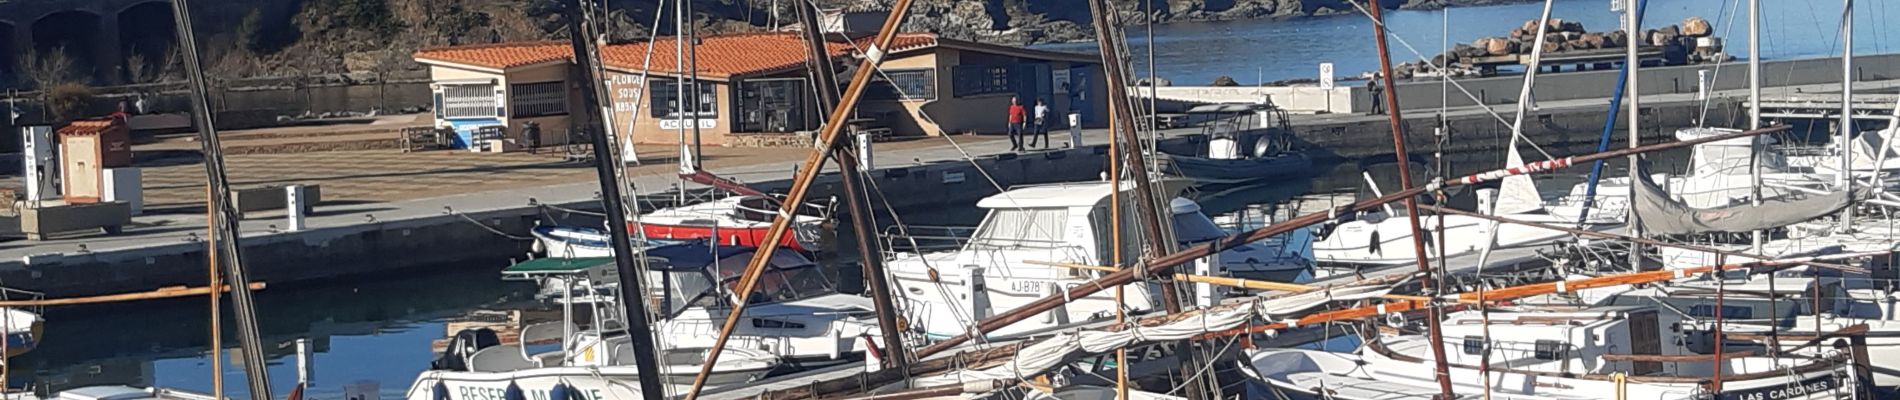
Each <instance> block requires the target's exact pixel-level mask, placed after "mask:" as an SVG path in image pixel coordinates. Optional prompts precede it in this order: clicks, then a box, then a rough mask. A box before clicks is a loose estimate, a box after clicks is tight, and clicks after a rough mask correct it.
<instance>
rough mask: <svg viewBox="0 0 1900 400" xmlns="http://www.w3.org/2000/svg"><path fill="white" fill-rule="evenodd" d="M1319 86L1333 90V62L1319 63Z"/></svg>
mask: <svg viewBox="0 0 1900 400" xmlns="http://www.w3.org/2000/svg"><path fill="white" fill-rule="evenodd" d="M1319 88H1320V89H1326V90H1332V88H1333V63H1319Z"/></svg>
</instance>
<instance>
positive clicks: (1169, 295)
mask: <svg viewBox="0 0 1900 400" xmlns="http://www.w3.org/2000/svg"><path fill="white" fill-rule="evenodd" d="M1113 10H1116V9H1115V8H1113V7H1112V6H1110V5H1109V4H1108V3H1107V0H1089V15H1090V18H1091V19H1092V21H1093V22H1092V25H1093V26H1094V28H1095V42H1096V44H1097V46H1098V47H1099V48H1100V50H1101V54H1102V72H1103V74H1102V75H1103V78H1104V80H1105V81H1106V83H1107V85H1106V86H1105V89H1106V90H1107V92H1108V93H1107V94H1106V95H1105V96H1103V97H1104V98H1106V99H1107V101H1108V117H1109V120H1111V121H1115V122H1114V125H1111V126H1110V129H1109V132H1108V134H1109V136H1110V138H1111V140H1114V139H1113V138H1114V137H1118V136H1119V137H1121V138H1122V139H1121V141H1122V142H1124V143H1125V144H1126V145H1125V146H1123V147H1121V148H1120V150H1121V151H1119V152H1111V156H1110V157H1109V159H1110V160H1111V162H1113V163H1115V164H1121V163H1122V162H1123V161H1121V160H1126V162H1127V163H1128V164H1127V165H1128V170H1129V172H1131V173H1128V174H1127V175H1128V176H1129V177H1130V179H1131V180H1133V181H1134V182H1135V204H1137V205H1139V206H1140V208H1139V210H1140V211H1139V212H1137V214H1140V215H1141V218H1142V219H1141V221H1142V222H1143V223H1144V224H1145V225H1146V226H1144V227H1143V229H1142V230H1141V231H1142V233H1143V235H1142V236H1143V237H1144V238H1145V239H1146V241H1147V244H1148V246H1147V247H1148V249H1149V253H1150V254H1153V255H1155V256H1157V257H1159V256H1165V255H1168V253H1172V252H1174V241H1173V240H1169V239H1168V234H1167V233H1165V232H1164V231H1163V230H1165V229H1171V227H1172V225H1171V224H1168V223H1167V221H1166V220H1165V219H1164V217H1163V215H1164V213H1168V212H1169V211H1170V210H1171V204H1172V203H1171V202H1169V203H1162V201H1163V200H1162V199H1161V198H1159V197H1156V193H1155V191H1154V188H1153V187H1154V185H1153V183H1152V182H1150V178H1152V177H1151V176H1149V174H1148V165H1147V161H1146V160H1145V159H1144V158H1143V157H1144V151H1143V149H1142V143H1141V134H1140V129H1138V127H1139V125H1138V124H1136V123H1135V119H1134V110H1135V107H1134V106H1132V105H1131V104H1130V103H1131V101H1129V97H1128V93H1127V89H1128V85H1126V84H1123V83H1122V81H1123V79H1124V78H1126V77H1127V76H1128V74H1127V72H1126V71H1124V70H1123V69H1122V67H1124V66H1125V64H1123V62H1122V58H1121V54H1122V53H1121V39H1122V37H1121V35H1120V31H1118V30H1117V29H1115V27H1116V26H1117V25H1116V22H1115V21H1114V20H1113V19H1111V16H1112V15H1113V14H1112V13H1114V11H1113ZM1109 178H1110V179H1114V180H1116V181H1120V180H1121V179H1122V177H1121V176H1119V175H1117V176H1111V177H1109ZM1110 196H1116V197H1118V196H1121V192H1120V191H1116V192H1114V193H1111V194H1110ZM1172 197H1173V196H1172V194H1170V195H1169V198H1172ZM1116 211H1117V212H1119V211H1120V210H1119V209H1117V210H1116ZM1113 243H1115V245H1116V246H1120V243H1121V242H1120V241H1115V242H1113ZM1161 280H1162V282H1161V283H1160V285H1159V286H1161V306H1162V309H1163V310H1166V311H1167V312H1169V313H1178V312H1181V302H1182V300H1183V299H1182V298H1181V293H1180V288H1178V287H1176V286H1175V284H1174V282H1168V279H1167V278H1166V276H1165V275H1164V277H1163V278H1162V279H1161ZM1177 349H1178V350H1179V352H1178V353H1176V355H1177V356H1178V357H1179V358H1180V361H1181V369H1180V373H1181V374H1182V380H1183V381H1188V384H1187V388H1186V389H1187V392H1186V395H1187V398H1190V399H1195V400H1201V399H1204V398H1207V396H1206V394H1205V392H1206V390H1207V389H1208V388H1210V387H1217V385H1207V384H1206V382H1208V380H1207V379H1212V378H1211V377H1209V378H1205V379H1204V378H1200V377H1196V374H1194V372H1193V371H1194V370H1195V369H1196V368H1197V367H1198V365H1199V364H1200V362H1199V360H1197V358H1199V357H1197V356H1198V355H1199V354H1200V353H1199V352H1198V351H1195V350H1194V347H1193V344H1192V343H1187V342H1183V343H1179V345H1178V346H1177ZM1116 368H1118V369H1126V366H1123V365H1117V366H1116ZM1118 390H1119V389H1118Z"/></svg>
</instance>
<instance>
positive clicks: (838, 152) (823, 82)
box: [700, 2, 910, 370]
mask: <svg viewBox="0 0 1900 400" xmlns="http://www.w3.org/2000/svg"><path fill="white" fill-rule="evenodd" d="M792 7H796V8H798V21H799V24H800V25H801V29H800V34H801V35H802V36H803V38H804V41H805V57H806V58H805V65H806V66H807V67H809V68H810V70H811V72H810V75H811V84H812V89H813V91H814V92H816V93H817V95H818V96H817V99H816V100H817V101H816V103H817V106H818V109H820V110H829V109H831V108H832V107H836V106H837V105H838V97H839V94H838V81H837V74H836V73H834V72H833V71H832V69H831V57H830V55H829V54H827V52H826V51H825V39H824V34H823V33H820V32H819V31H818V19H817V16H815V15H814V13H815V11H814V10H812V7H813V6H812V5H811V4H809V3H804V2H794V3H793V5H792ZM820 122H821V123H827V124H828V123H830V121H820ZM859 139H860V138H851V139H850V140H859ZM867 144H868V143H867ZM850 149H851V146H833V148H832V158H835V159H837V160H838V175H839V181H840V182H842V185H840V186H842V187H843V188H844V197H845V212H846V213H849V214H851V232H852V234H853V235H855V236H856V237H857V241H858V243H857V244H858V262H859V263H861V266H860V267H861V268H863V269H864V278H865V280H866V282H865V286H868V288H869V289H870V292H871V303H872V307H873V308H874V309H873V311H874V312H875V313H876V314H877V326H878V332H879V333H880V334H881V335H882V336H883V338H884V354H885V356H884V362H885V363H887V365H886V366H887V367H889V368H895V369H899V370H902V369H904V367H905V365H907V364H909V362H910V359H909V355H908V353H909V351H908V350H909V349H908V348H905V347H904V338H903V333H901V332H900V331H899V330H898V320H897V310H895V307H896V305H897V303H896V302H895V301H892V300H891V287H890V281H889V279H888V278H887V277H888V275H886V274H885V272H884V253H883V249H881V248H879V247H877V241H876V240H875V236H872V235H874V234H875V233H874V232H873V231H872V229H871V226H872V224H874V223H875V222H874V221H873V220H872V216H873V214H872V211H871V208H870V207H869V206H867V205H866V204H865V198H866V197H865V193H866V192H865V191H864V188H863V187H862V185H863V184H864V172H863V171H859V170H858V160H857V158H856V157H855V156H854V155H853V153H852V152H851V151H850ZM700 173H705V172H704V171H701V172H700ZM708 175H710V174H708ZM766 198H771V197H770V196H766Z"/></svg>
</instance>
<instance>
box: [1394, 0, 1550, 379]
mask: <svg viewBox="0 0 1900 400" xmlns="http://www.w3.org/2000/svg"><path fill="white" fill-rule="evenodd" d="M1366 5H1367V6H1369V7H1367V8H1370V10H1368V13H1369V14H1371V16H1372V34H1373V40H1374V43H1375V44H1376V45H1377V46H1376V47H1378V49H1379V76H1376V77H1373V78H1374V79H1379V80H1381V81H1382V82H1380V83H1381V84H1384V85H1385V86H1384V89H1385V108H1386V119H1387V123H1388V124H1389V125H1391V129H1392V151H1393V154H1397V155H1398V157H1399V190H1400V191H1406V190H1410V189H1412V168H1411V164H1412V163H1411V157H1409V156H1407V155H1408V154H1411V153H1408V152H1406V150H1405V122H1404V121H1401V120H1400V118H1401V115H1400V112H1399V109H1400V107H1399V87H1398V85H1394V84H1393V83H1394V82H1393V77H1392V54H1391V51H1389V49H1388V48H1387V47H1386V39H1385V16H1384V14H1383V12H1382V11H1381V10H1382V9H1384V7H1381V6H1380V5H1379V0H1369V1H1367V4H1366ZM1540 29H1541V28H1540ZM1538 40H1539V41H1542V40H1543V38H1542V37H1538ZM1532 57H1536V56H1535V55H1533V56H1532ZM1532 74H1533V75H1534V74H1536V72H1535V71H1532ZM1512 145H1513V146H1515V145H1516V142H1515V141H1513V142H1512ZM1405 211H1406V213H1405V220H1406V223H1407V224H1409V225H1410V227H1411V229H1412V252H1413V254H1414V255H1415V256H1416V258H1417V260H1418V273H1419V275H1418V280H1419V288H1420V289H1419V290H1420V291H1421V292H1423V293H1425V294H1426V295H1428V296H1429V295H1435V294H1436V293H1432V292H1433V291H1434V287H1433V286H1432V267H1431V263H1430V262H1429V261H1427V260H1426V258H1425V230H1424V229H1421V228H1420V227H1419V223H1418V198H1417V197H1414V196H1406V197H1405ZM1430 312H1431V316H1429V317H1427V318H1426V319H1425V326H1426V332H1427V334H1428V335H1429V336H1430V339H1431V346H1432V364H1433V366H1432V367H1433V370H1432V371H1433V375H1434V376H1435V377H1436V378H1437V381H1438V395H1439V397H1440V398H1444V399H1451V398H1455V397H1456V396H1454V395H1453V394H1452V392H1451V368H1450V367H1448V366H1447V365H1446V360H1445V341H1444V340H1443V339H1442V338H1441V337H1440V334H1442V333H1443V332H1444V330H1443V329H1442V328H1441V327H1440V326H1438V322H1439V320H1440V319H1441V318H1440V317H1442V315H1441V313H1440V312H1439V310H1438V307H1436V305H1435V304H1433V307H1431V310H1430Z"/></svg>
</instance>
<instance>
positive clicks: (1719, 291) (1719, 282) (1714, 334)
mask: <svg viewBox="0 0 1900 400" xmlns="http://www.w3.org/2000/svg"><path fill="white" fill-rule="evenodd" d="M1727 261H1728V258H1727V257H1723V256H1720V255H1718V256H1715V263H1716V264H1726V263H1727ZM1727 297H1728V279H1723V278H1722V277H1721V276H1716V277H1715V329H1713V330H1710V331H1709V337H1711V338H1714V339H1715V354H1714V357H1715V359H1712V360H1709V363H1710V364H1709V365H1713V366H1714V368H1713V369H1714V370H1715V373H1714V375H1715V377H1714V379H1712V381H1713V382H1710V383H1709V388H1710V390H1713V391H1715V392H1716V393H1721V392H1722V369H1723V368H1722V360H1723V359H1726V358H1727V357H1724V355H1723V354H1722V341H1724V340H1727V339H1723V338H1722V322H1723V321H1722V306H1723V305H1724V304H1722V302H1723V300H1727ZM1816 326H1817V327H1819V325H1816Z"/></svg>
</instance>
